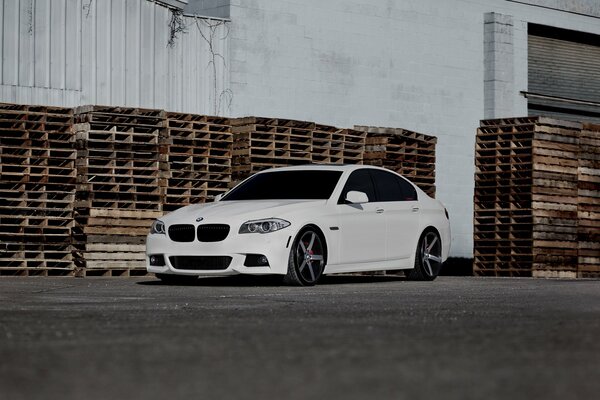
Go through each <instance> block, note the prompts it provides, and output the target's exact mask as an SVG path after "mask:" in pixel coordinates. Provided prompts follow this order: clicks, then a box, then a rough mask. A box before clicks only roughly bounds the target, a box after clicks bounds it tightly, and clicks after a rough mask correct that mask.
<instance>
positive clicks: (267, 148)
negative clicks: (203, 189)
mask: <svg viewBox="0 0 600 400" xmlns="http://www.w3.org/2000/svg"><path fill="white" fill-rule="evenodd" d="M231 124H232V130H233V133H234V141H233V180H234V181H240V180H242V179H245V178H246V177H248V176H250V175H251V174H253V173H256V172H258V171H261V170H263V169H267V168H272V167H282V166H288V165H300V164H309V163H352V164H361V163H362V157H363V152H364V138H365V133H364V132H361V131H357V130H353V129H339V128H335V127H333V126H327V125H319V124H315V123H314V122H307V121H296V120H289V119H275V118H259V117H247V118H238V119H234V120H232V121H231Z"/></svg>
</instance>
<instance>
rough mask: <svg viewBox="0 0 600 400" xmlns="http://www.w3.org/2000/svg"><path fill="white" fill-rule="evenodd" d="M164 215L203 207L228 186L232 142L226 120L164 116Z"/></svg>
mask: <svg viewBox="0 0 600 400" xmlns="http://www.w3.org/2000/svg"><path fill="white" fill-rule="evenodd" d="M164 143H165V144H166V146H164V148H165V150H166V151H165V154H166V160H165V161H166V167H165V169H166V170H167V174H168V181H167V186H166V193H165V200H164V202H163V210H164V211H172V210H174V209H177V208H179V207H182V206H184V205H188V204H192V203H204V202H206V201H210V200H212V199H213V198H214V197H215V196H217V195H219V194H221V193H224V192H226V191H227V189H228V186H229V185H230V183H231V151H232V143H233V138H232V134H231V125H230V123H229V119H227V118H222V117H210V116H206V115H195V114H180V113H168V114H167V135H166V137H165V140H164Z"/></svg>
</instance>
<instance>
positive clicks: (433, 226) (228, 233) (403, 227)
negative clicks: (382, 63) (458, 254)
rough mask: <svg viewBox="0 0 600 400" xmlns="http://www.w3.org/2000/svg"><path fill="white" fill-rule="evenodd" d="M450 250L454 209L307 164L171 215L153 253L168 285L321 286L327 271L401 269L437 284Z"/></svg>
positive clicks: (399, 185)
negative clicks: (247, 282) (256, 280)
mask: <svg viewBox="0 0 600 400" xmlns="http://www.w3.org/2000/svg"><path fill="white" fill-rule="evenodd" d="M449 247H450V224H449V221H448V213H447V211H446V209H445V208H444V206H443V205H442V204H441V203H440V202H439V201H437V200H434V199H432V198H431V197H429V196H428V195H427V194H425V193H424V192H423V191H422V190H420V189H419V188H418V187H416V186H415V185H413V184H412V183H411V182H409V181H408V180H406V179H405V178H403V177H402V176H400V175H398V174H396V173H393V172H391V171H388V170H386V169H383V168H377V167H371V166H362V165H307V166H298V167H285V168H275V169H270V170H266V171H263V172H260V173H257V174H255V175H253V176H251V177H250V178H248V179H246V180H245V181H243V182H242V183H240V184H239V185H237V186H236V187H235V188H233V189H231V190H230V191H229V192H228V193H227V194H225V196H223V197H222V198H220V199H217V200H216V201H215V202H213V203H207V204H198V205H190V206H186V207H183V208H181V209H179V210H177V211H175V212H173V213H171V214H168V215H165V216H164V217H162V218H160V219H159V220H157V221H155V222H154V224H153V225H152V228H151V232H150V234H149V235H148V237H147V242H146V254H147V269H148V271H149V272H153V273H155V274H156V276H157V277H158V278H160V279H162V280H164V281H175V280H177V279H181V278H182V277H188V278H196V277H199V276H224V275H233V274H252V275H266V274H275V275H281V276H283V281H284V282H285V283H287V284H293V285H314V284H315V283H317V281H318V280H319V278H320V277H321V276H323V275H324V274H331V273H340V272H362V271H377V270H399V269H404V270H407V271H406V275H407V277H408V278H409V279H415V280H433V279H435V278H436V276H437V275H438V274H439V272H440V269H441V266H442V263H443V262H444V261H445V260H446V258H447V257H448V252H449Z"/></svg>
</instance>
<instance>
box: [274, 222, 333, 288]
mask: <svg viewBox="0 0 600 400" xmlns="http://www.w3.org/2000/svg"><path fill="white" fill-rule="evenodd" d="M326 259H327V250H326V246H325V240H324V239H323V236H322V235H321V233H320V232H319V231H318V230H317V229H315V228H313V227H307V228H304V229H303V230H301V231H300V233H299V234H298V235H297V236H296V239H295V240H294V243H293V245H292V248H291V249H290V257H289V261H288V271H287V274H286V275H285V276H284V278H283V283H285V284H286V285H294V286H313V285H315V284H316V283H317V282H318V281H319V279H320V278H321V276H322V275H323V270H324V269H325V263H326Z"/></svg>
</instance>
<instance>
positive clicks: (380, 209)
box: [375, 208, 385, 214]
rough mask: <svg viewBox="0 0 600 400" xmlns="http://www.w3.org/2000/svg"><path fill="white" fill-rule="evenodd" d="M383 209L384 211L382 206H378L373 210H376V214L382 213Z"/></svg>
mask: <svg viewBox="0 0 600 400" xmlns="http://www.w3.org/2000/svg"><path fill="white" fill-rule="evenodd" d="M384 211H385V210H384V209H383V208H378V209H377V210H375V212H376V213H377V214H383V212H384Z"/></svg>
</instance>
